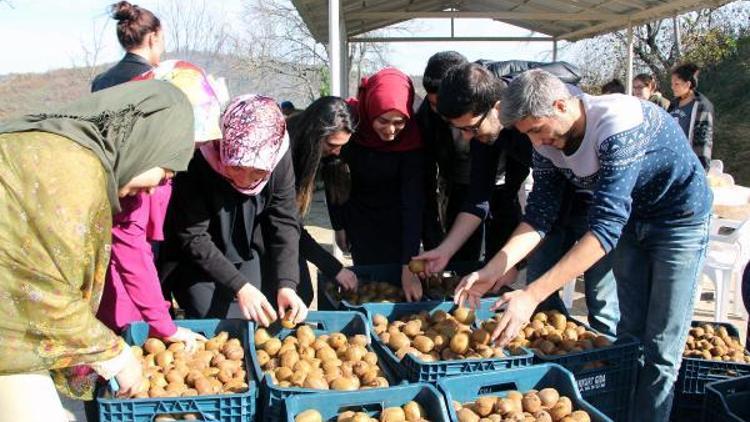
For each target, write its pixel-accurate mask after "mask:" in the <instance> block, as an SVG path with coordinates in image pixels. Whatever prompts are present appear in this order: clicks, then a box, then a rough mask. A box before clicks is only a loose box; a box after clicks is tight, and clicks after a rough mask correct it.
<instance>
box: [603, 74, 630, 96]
mask: <svg viewBox="0 0 750 422" xmlns="http://www.w3.org/2000/svg"><path fill="white" fill-rule="evenodd" d="M624 93H625V85H623V84H622V82H620V80H619V79H617V78H615V79H612V80H611V81H609V82H607V83H606V84H604V85H602V95H607V94H624Z"/></svg>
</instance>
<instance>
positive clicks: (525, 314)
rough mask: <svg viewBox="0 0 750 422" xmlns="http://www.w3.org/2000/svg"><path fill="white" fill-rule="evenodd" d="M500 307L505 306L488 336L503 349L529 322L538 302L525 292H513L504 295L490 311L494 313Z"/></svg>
mask: <svg viewBox="0 0 750 422" xmlns="http://www.w3.org/2000/svg"><path fill="white" fill-rule="evenodd" d="M502 306H505V312H503V316H501V317H500V319H499V320H498V321H497V328H495V331H493V332H492V335H491V336H490V340H491V341H493V342H496V343H497V345H498V346H499V347H505V346H506V345H507V344H508V343H510V342H511V340H513V339H514V338H515V337H516V336H517V335H518V331H519V330H520V329H521V327H523V326H524V325H525V324H526V323H528V322H529V320H531V316H532V315H533V314H534V310H535V309H536V307H537V306H539V302H538V301H537V300H536V299H535V298H534V297H533V296H532V295H531V294H530V293H529V292H527V291H526V290H515V291H512V292H508V293H505V294H504V295H503V296H502V297H501V298H500V299H498V300H497V302H495V304H494V305H492V306H491V307H490V310H491V311H496V310H497V309H498V308H500V307H502Z"/></svg>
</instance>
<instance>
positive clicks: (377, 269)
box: [318, 262, 483, 311]
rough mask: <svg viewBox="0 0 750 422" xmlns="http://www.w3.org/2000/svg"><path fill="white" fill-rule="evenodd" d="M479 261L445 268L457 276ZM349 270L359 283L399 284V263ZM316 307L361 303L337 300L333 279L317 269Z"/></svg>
mask: <svg viewBox="0 0 750 422" xmlns="http://www.w3.org/2000/svg"><path fill="white" fill-rule="evenodd" d="M482 265H483V264H482V263H481V262H457V263H452V264H449V265H448V266H447V267H446V268H445V270H446V271H451V272H454V273H456V274H457V275H458V276H463V275H466V274H468V273H470V272H472V271H476V270H478V269H479V268H481V267H482ZM349 269H350V270H351V271H353V272H354V273H355V274H357V278H358V279H359V282H360V284H366V283H368V282H369V281H370V280H376V281H386V282H392V283H393V284H394V285H396V286H400V285H401V265H398V264H383V265H355V266H352V267H349ZM318 286H319V289H318V309H319V310H336V309H342V310H357V311H361V310H362V305H355V304H353V303H350V302H348V301H346V300H338V299H336V298H335V297H333V296H332V295H331V292H330V288H331V287H330V286H334V287H337V283H336V281H335V280H332V279H330V278H328V277H327V276H326V275H325V274H323V273H321V272H320V271H318ZM446 299H447V298H445V297H443V296H441V297H427V296H426V297H425V301H433V300H435V301H441V302H442V301H444V300H446Z"/></svg>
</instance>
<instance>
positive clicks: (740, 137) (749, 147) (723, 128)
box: [698, 37, 750, 186]
mask: <svg viewBox="0 0 750 422" xmlns="http://www.w3.org/2000/svg"><path fill="white" fill-rule="evenodd" d="M698 89H699V91H701V92H703V93H704V94H705V95H706V96H707V97H708V99H709V100H711V102H712V103H713V104H714V108H715V109H716V127H715V132H714V148H713V158H715V159H720V160H722V161H724V171H726V172H728V173H729V174H731V175H733V176H734V180H735V182H736V183H738V184H741V185H744V186H750V118H748V116H749V115H750V37H745V38H742V39H740V40H738V42H737V52H736V54H734V55H732V56H730V57H728V58H727V59H726V60H724V61H723V62H721V63H718V64H716V65H715V66H712V67H711V68H709V69H706V70H705V71H704V72H702V73H701V76H700V83H699V87H698Z"/></svg>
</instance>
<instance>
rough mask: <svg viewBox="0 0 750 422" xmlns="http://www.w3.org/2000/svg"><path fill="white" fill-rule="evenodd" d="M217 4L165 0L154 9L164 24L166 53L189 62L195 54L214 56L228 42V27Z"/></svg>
mask: <svg viewBox="0 0 750 422" xmlns="http://www.w3.org/2000/svg"><path fill="white" fill-rule="evenodd" d="M217 5H218V6H219V7H220V4H219V2H215V1H214V2H209V1H207V0H167V1H164V2H161V3H159V6H158V7H157V9H156V10H155V12H156V14H157V15H158V16H159V18H160V19H161V21H162V22H163V24H164V27H165V30H166V36H167V47H168V51H169V52H170V53H172V54H175V55H177V56H179V57H180V58H184V59H190V58H191V57H192V56H193V55H194V54H195V53H198V52H199V53H200V54H202V55H203V56H208V57H216V56H217V55H218V54H221V53H223V52H224V51H225V50H226V49H227V47H228V45H229V41H230V33H229V30H228V29H229V27H228V24H227V22H226V20H225V19H224V18H223V13H222V11H221V10H217Z"/></svg>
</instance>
